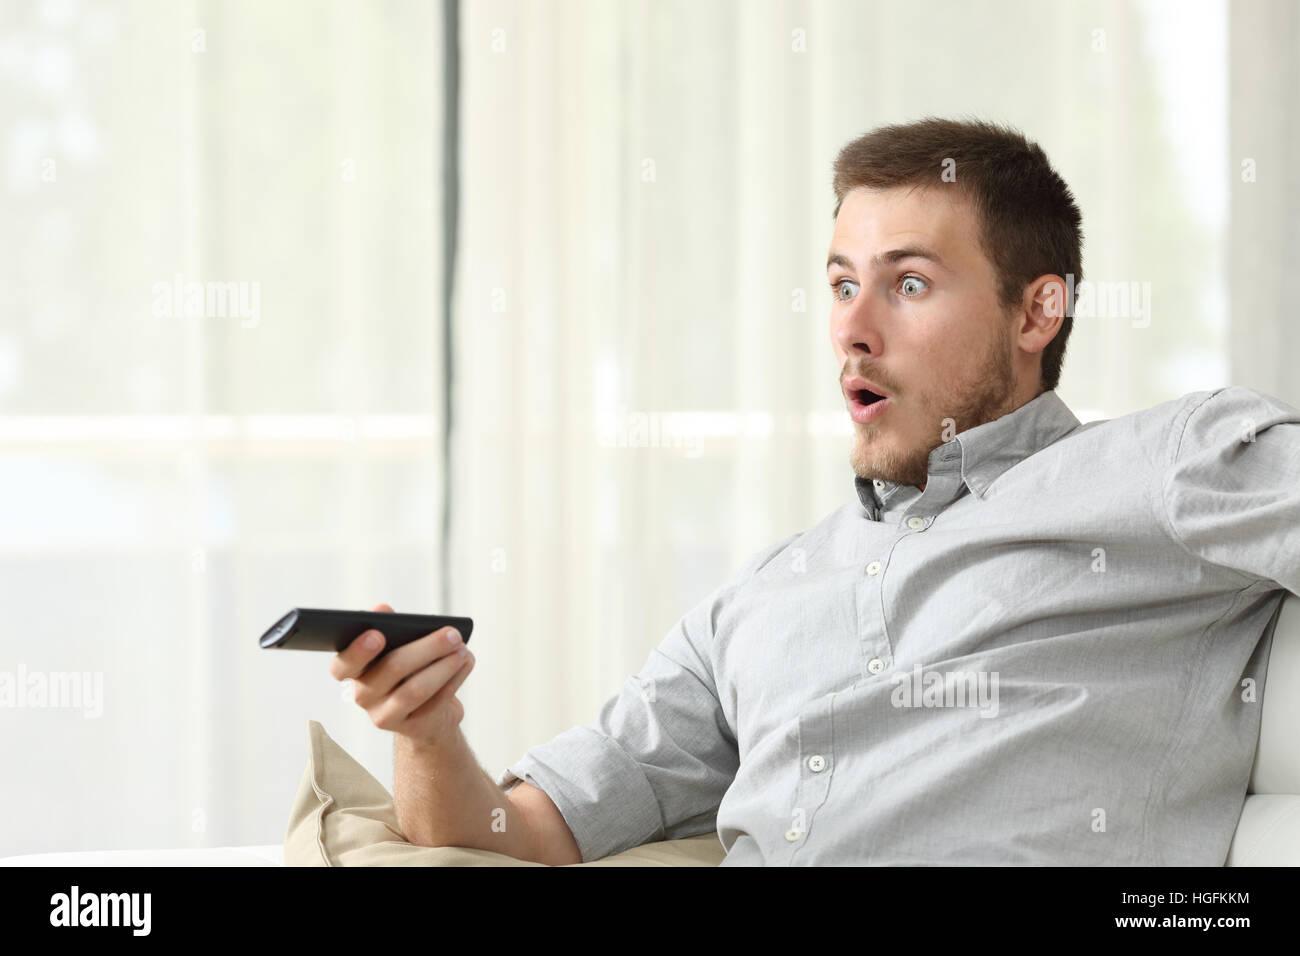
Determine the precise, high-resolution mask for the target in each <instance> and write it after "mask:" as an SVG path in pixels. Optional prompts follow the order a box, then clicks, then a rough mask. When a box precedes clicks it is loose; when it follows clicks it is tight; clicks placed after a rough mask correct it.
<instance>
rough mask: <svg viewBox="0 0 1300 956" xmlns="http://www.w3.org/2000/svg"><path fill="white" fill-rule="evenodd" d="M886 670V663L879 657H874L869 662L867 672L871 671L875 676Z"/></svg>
mask: <svg viewBox="0 0 1300 956" xmlns="http://www.w3.org/2000/svg"><path fill="white" fill-rule="evenodd" d="M884 669H885V662H884V661H882V660H881V659H880V658H879V657H873V658H872V659H871V660H869V661H867V670H869V671H871V673H873V674H879V673H880V672H881V671H883V670H884Z"/></svg>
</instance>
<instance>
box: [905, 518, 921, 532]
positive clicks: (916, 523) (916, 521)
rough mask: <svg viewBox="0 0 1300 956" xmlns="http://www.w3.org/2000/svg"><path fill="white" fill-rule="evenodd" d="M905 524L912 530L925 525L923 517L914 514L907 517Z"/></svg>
mask: <svg viewBox="0 0 1300 956" xmlns="http://www.w3.org/2000/svg"><path fill="white" fill-rule="evenodd" d="M907 526H908V527H909V528H911V529H912V530H913V531H919V530H921V529H922V528H924V527H925V519H924V518H921V517H918V516H915V515H914V516H912V517H911V518H908V519H907Z"/></svg>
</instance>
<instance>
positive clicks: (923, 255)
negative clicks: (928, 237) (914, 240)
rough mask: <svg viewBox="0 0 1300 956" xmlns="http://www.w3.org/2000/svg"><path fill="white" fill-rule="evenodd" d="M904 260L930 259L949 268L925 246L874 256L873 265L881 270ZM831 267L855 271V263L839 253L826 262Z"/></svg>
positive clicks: (942, 267)
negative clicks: (882, 267)
mask: <svg viewBox="0 0 1300 956" xmlns="http://www.w3.org/2000/svg"><path fill="white" fill-rule="evenodd" d="M902 259H928V260H929V261H931V262H933V263H934V264H935V265H937V266H939V267H940V268H941V269H947V268H948V267H947V265H945V264H944V261H943V259H942V258H940V257H939V253H937V252H935V251H934V250H933V249H929V248H926V247H925V246H903V247H902V248H901V249H890V250H889V251H888V252H880V253H877V254H876V255H874V256H872V258H871V264H872V265H873V266H875V267H876V268H879V267H881V266H891V265H893V264H894V263H896V262H898V261H900V260H902ZM831 266H842V267H843V268H845V269H848V270H849V271H852V270H853V263H852V262H850V261H849V259H848V257H847V256H844V255H841V254H840V253H838V252H832V253H831V254H830V258H828V259H827V260H826V268H827V269H830V267H831Z"/></svg>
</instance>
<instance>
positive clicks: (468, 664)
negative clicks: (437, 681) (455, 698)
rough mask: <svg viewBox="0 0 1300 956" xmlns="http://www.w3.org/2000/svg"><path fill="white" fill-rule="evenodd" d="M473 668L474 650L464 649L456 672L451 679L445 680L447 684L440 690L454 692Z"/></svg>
mask: <svg viewBox="0 0 1300 956" xmlns="http://www.w3.org/2000/svg"><path fill="white" fill-rule="evenodd" d="M473 669H474V652H473V651H471V650H466V651H465V658H464V660H463V661H462V662H461V665H460V670H458V671H456V673H455V674H453V675H452V678H451V680H449V681H447V686H446V687H444V688H443V689H442V691H445V692H446V693H448V694H454V693H456V691H457V689H458V688H459V687H460V685H461V684H463V683H465V678H466V677H468V676H469V672H470V671H472V670H473ZM442 691H440V692H439V693H441V692H442Z"/></svg>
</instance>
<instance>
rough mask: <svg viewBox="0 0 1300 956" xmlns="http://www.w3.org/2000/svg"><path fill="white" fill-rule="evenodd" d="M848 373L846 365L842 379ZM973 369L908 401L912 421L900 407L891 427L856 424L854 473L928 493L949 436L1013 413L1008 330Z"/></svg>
mask: <svg viewBox="0 0 1300 956" xmlns="http://www.w3.org/2000/svg"><path fill="white" fill-rule="evenodd" d="M848 371H849V370H848V367H847V365H846V366H845V369H844V372H843V373H842V375H847V374H848ZM972 371H973V372H974V374H973V376H972V377H971V378H970V379H968V380H967V381H965V382H962V383H959V384H957V385H956V386H954V387H951V388H950V389H949V390H948V391H947V392H946V393H941V394H938V395H933V396H918V397H916V398H914V399H909V400H910V401H913V402H915V403H916V404H915V405H913V407H912V408H910V409H909V412H910V416H909V417H907V418H903V417H900V415H899V411H900V409H899V406H897V405H895V406H894V407H893V408H890V409H888V410H887V411H886V412H885V414H886V415H889V416H891V418H893V421H892V422H889V423H888V424H883V425H882V424H881V423H877V422H872V423H870V424H867V425H859V424H857V423H856V422H855V423H854V426H853V427H854V429H855V430H856V431H857V439H856V441H855V442H854V445H853V451H852V452H851V454H850V455H849V462H850V464H851V465H852V466H853V471H854V473H855V474H856V475H858V476H859V477H860V478H865V479H881V480H884V481H892V482H896V483H898V484H903V485H912V486H913V487H915V488H920V489H922V490H924V488H925V482H926V479H927V478H928V477H929V475H930V469H929V464H930V452H932V451H933V450H934V449H935V448H938V447H939V446H940V445H942V444H944V442H945V441H946V440H947V439H945V438H944V434H945V432H946V433H947V434H948V435H949V436H953V435H956V434H957V433H959V432H964V431H966V430H967V429H971V428H974V427H975V426H977V425H983V424H984V423H985V422H991V421H994V420H995V419H998V418H1001V417H1002V416H1003V415H1006V414H1007V413H1008V412H1010V411H1012V410H1013V409H1012V408H1010V407H1009V406H1010V405H1011V402H1012V396H1013V394H1014V392H1015V387H1016V383H1015V381H1014V371H1013V369H1012V365H1011V329H1010V327H1009V326H1005V327H1003V332H1002V333H1001V334H999V335H997V336H995V337H994V339H993V341H992V342H991V343H990V346H989V348H988V350H987V351H986V352H985V353H984V355H983V357H982V359H981V362H980V364H979V365H978V366H976V367H974V368H973V370H972ZM864 377H866V378H871V377H872V376H871V375H870V374H869V370H868V371H867V372H864ZM880 381H881V384H882V385H885V384H886V383H885V382H884V381H883V380H880ZM945 419H952V422H951V423H949V422H947V421H945ZM917 422H920V423H923V428H922V430H921V431H920V434H915V433H914V434H911V435H909V434H905V433H904V432H905V431H906V429H907V426H908V425H909V424H910V425H912V427H913V428H915V423H917Z"/></svg>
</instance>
